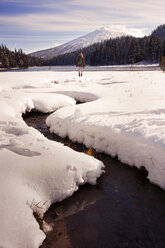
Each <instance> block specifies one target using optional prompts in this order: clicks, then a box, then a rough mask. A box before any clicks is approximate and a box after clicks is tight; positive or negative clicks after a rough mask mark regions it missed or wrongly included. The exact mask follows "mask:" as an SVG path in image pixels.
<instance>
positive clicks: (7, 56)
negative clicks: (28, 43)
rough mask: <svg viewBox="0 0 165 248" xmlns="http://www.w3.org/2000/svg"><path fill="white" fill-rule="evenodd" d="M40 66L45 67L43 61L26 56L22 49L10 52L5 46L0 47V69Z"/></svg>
mask: <svg viewBox="0 0 165 248" xmlns="http://www.w3.org/2000/svg"><path fill="white" fill-rule="evenodd" d="M42 65H45V62H44V60H43V59H41V58H37V57H34V56H33V57H31V56H28V55H26V54H25V53H23V51H22V49H19V50H18V51H17V50H16V49H15V51H10V50H9V49H8V48H7V47H6V46H5V45H3V44H2V45H1V46H0V68H6V69H9V68H28V67H29V66H42Z"/></svg>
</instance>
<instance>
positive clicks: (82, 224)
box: [26, 114, 165, 248]
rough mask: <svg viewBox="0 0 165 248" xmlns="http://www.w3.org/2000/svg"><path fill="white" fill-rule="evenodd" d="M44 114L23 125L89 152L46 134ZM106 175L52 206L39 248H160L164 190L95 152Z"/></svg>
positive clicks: (164, 230)
mask: <svg viewBox="0 0 165 248" xmlns="http://www.w3.org/2000/svg"><path fill="white" fill-rule="evenodd" d="M45 118H46V116H44V115H38V116H37V115H36V114H34V116H30V117H28V119H26V122H27V123H28V124H29V125H32V126H33V127H35V128H37V129H38V130H39V131H41V132H42V133H43V134H44V135H45V136H47V137H48V138H50V139H54V140H57V141H59V142H64V143H65V144H69V145H70V146H71V147H72V148H73V149H76V150H78V151H87V149H86V148H85V147H84V146H83V145H80V144H77V143H72V142H71V141H70V140H69V139H64V140H62V139H61V138H59V137H58V136H56V135H54V134H50V133H49V130H48V129H47V127H46V125H45ZM97 158H98V159H100V160H102V161H103V163H104V164H105V171H106V173H104V174H103V176H102V177H101V178H99V179H98V183H97V185H96V186H90V185H84V186H83V187H80V189H79V190H78V191H77V192H76V193H74V194H73V196H72V197H70V198H68V199H66V200H64V201H62V202H61V203H56V204H54V205H52V206H51V207H50V209H49V211H48V212H47V213H46V214H45V221H46V222H47V223H49V224H51V226H53V231H52V232H50V233H49V234H48V236H47V238H46V240H45V241H44V243H43V244H42V246H41V248H54V247H56V248H86V247H91V248H164V247H165V228H164V224H165V211H164V206H165V191H163V190H161V189H160V188H158V187H156V186H154V185H152V184H151V183H149V181H148V180H147V179H146V174H145V173H144V174H143V171H140V172H139V171H138V170H137V169H136V168H130V167H129V166H127V165H124V164H122V163H120V162H119V161H118V160H117V159H116V158H111V157H110V156H108V155H105V154H97Z"/></svg>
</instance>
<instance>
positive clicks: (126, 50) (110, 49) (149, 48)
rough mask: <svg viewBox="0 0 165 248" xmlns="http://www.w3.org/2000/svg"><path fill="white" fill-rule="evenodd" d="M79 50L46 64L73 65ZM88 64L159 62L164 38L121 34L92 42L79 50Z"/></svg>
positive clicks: (164, 42) (55, 58)
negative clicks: (120, 35) (92, 43)
mask: <svg viewBox="0 0 165 248" xmlns="http://www.w3.org/2000/svg"><path fill="white" fill-rule="evenodd" d="M79 52H80V51H75V52H72V53H68V54H63V55H60V56H56V57H54V58H52V59H49V60H47V61H46V64H47V65H74V64H75V58H76V56H77V55H78V54H79ZM81 52H83V54H84V56H85V61H86V64H89V65H122V64H130V63H137V62H140V61H148V62H151V63H155V62H159V61H160V58H161V56H162V55H165V38H163V37H159V36H154V35H151V36H145V37H143V38H135V37H132V36H123V37H120V38H119V37H118V38H113V39H109V40H106V41H104V42H101V43H97V44H94V45H92V46H90V47H87V48H84V49H82V50H81Z"/></svg>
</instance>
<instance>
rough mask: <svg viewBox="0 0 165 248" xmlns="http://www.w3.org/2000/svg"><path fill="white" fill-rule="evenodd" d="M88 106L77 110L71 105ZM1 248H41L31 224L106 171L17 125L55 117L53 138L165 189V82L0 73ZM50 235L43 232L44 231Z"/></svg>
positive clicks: (142, 76) (129, 76) (135, 75)
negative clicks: (27, 118)
mask: <svg viewBox="0 0 165 248" xmlns="http://www.w3.org/2000/svg"><path fill="white" fill-rule="evenodd" d="M74 99H76V100H80V101H82V102H86V103H84V104H81V105H75V100H74ZM0 107H1V117H0V134H1V135H0V161H1V163H0V169H1V174H0V188H1V191H0V192H1V194H0V195H1V205H0V215H1V216H0V219H1V228H0V247H6V248H9V247H18V248H19V247H21V248H22V247H31V248H33V247H39V245H40V244H41V243H42V241H43V240H44V238H45V234H44V233H43V232H42V231H41V230H40V228H39V225H38V223H37V221H36V220H35V218H34V217H33V212H37V213H38V215H40V216H41V217H42V215H43V214H44V212H45V211H46V210H47V209H48V207H49V206H50V205H51V204H52V203H53V202H56V201H61V200H63V199H64V198H66V197H68V196H71V195H72V194H73V192H74V191H76V190H77V189H78V186H79V185H81V184H84V183H86V182H88V183H91V184H95V183H96V179H97V178H98V177H99V176H100V175H101V173H102V168H103V164H102V163H101V162H100V161H98V160H96V159H94V158H93V157H90V156H87V155H85V154H82V153H77V152H75V151H73V150H71V149H70V148H67V147H64V146H63V145H61V144H58V143H56V142H53V141H49V140H47V139H46V138H45V137H44V136H43V135H42V134H40V133H39V132H38V131H37V130H35V129H33V128H30V127H27V126H26V124H25V123H24V121H23V120H22V118H21V115H22V113H24V112H25V111H28V110H31V109H33V108H36V109H38V110H40V111H43V112H49V111H54V110H56V109H58V110H57V111H56V112H54V113H53V114H51V115H50V116H49V117H48V118H47V125H48V126H49V127H50V131H51V132H55V133H57V134H58V135H60V136H62V137H65V136H69V138H70V139H72V140H73V141H78V142H80V143H84V144H85V145H86V146H87V147H94V148H95V149H96V150H97V151H99V152H100V151H101V152H105V153H108V154H111V155H112V156H118V158H119V159H120V160H121V161H122V162H125V163H127V164H129V165H130V166H133V165H134V166H136V167H138V168H140V167H141V166H145V168H146V169H147V170H148V172H149V174H148V178H149V180H150V181H151V182H152V183H154V184H157V185H159V186H160V187H161V188H163V189H165V166H164V160H165V153H164V151H165V75H164V74H163V73H162V72H160V71H150V72H149V71H147V72H145V71H141V72H140V71H125V72H124V71H122V72H112V71H110V72H108V71H106V72H104V71H100V72H94V71H93V72H89V71H88V72H86V73H85V74H84V77H81V78H78V76H77V72H51V71H45V72H41V71H38V72H1V73H0ZM47 228H48V227H47Z"/></svg>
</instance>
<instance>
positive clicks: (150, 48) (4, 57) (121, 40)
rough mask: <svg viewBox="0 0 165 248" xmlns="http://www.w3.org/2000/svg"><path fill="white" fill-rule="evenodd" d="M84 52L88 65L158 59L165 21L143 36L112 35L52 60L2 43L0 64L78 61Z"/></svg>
mask: <svg viewBox="0 0 165 248" xmlns="http://www.w3.org/2000/svg"><path fill="white" fill-rule="evenodd" d="M80 52H83V54H84V57H85V62H86V64H88V65H124V64H134V63H137V62H140V61H147V62H149V63H157V62H160V60H161V59H162V56H165V24H163V25H160V26H158V27H157V28H156V29H155V30H154V31H153V32H152V34H151V35H150V36H145V37H143V38H135V37H132V36H123V37H118V38H113V39H108V40H105V41H103V42H101V43H96V44H94V45H91V46H89V47H86V48H84V49H82V50H81V51H80V50H78V51H75V52H71V53H67V54H63V55H59V56H56V57H54V58H52V59H49V60H44V59H42V58H38V57H34V56H30V55H26V54H25V53H23V52H22V50H21V49H19V50H18V51H17V50H15V51H14V52H12V51H9V49H8V48H7V47H6V46H4V45H1V46H0V68H13V67H17V68H27V67H28V66H45V65H47V66H54V65H75V61H76V57H77V56H78V54H79V53H80ZM162 61H164V60H162Z"/></svg>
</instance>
